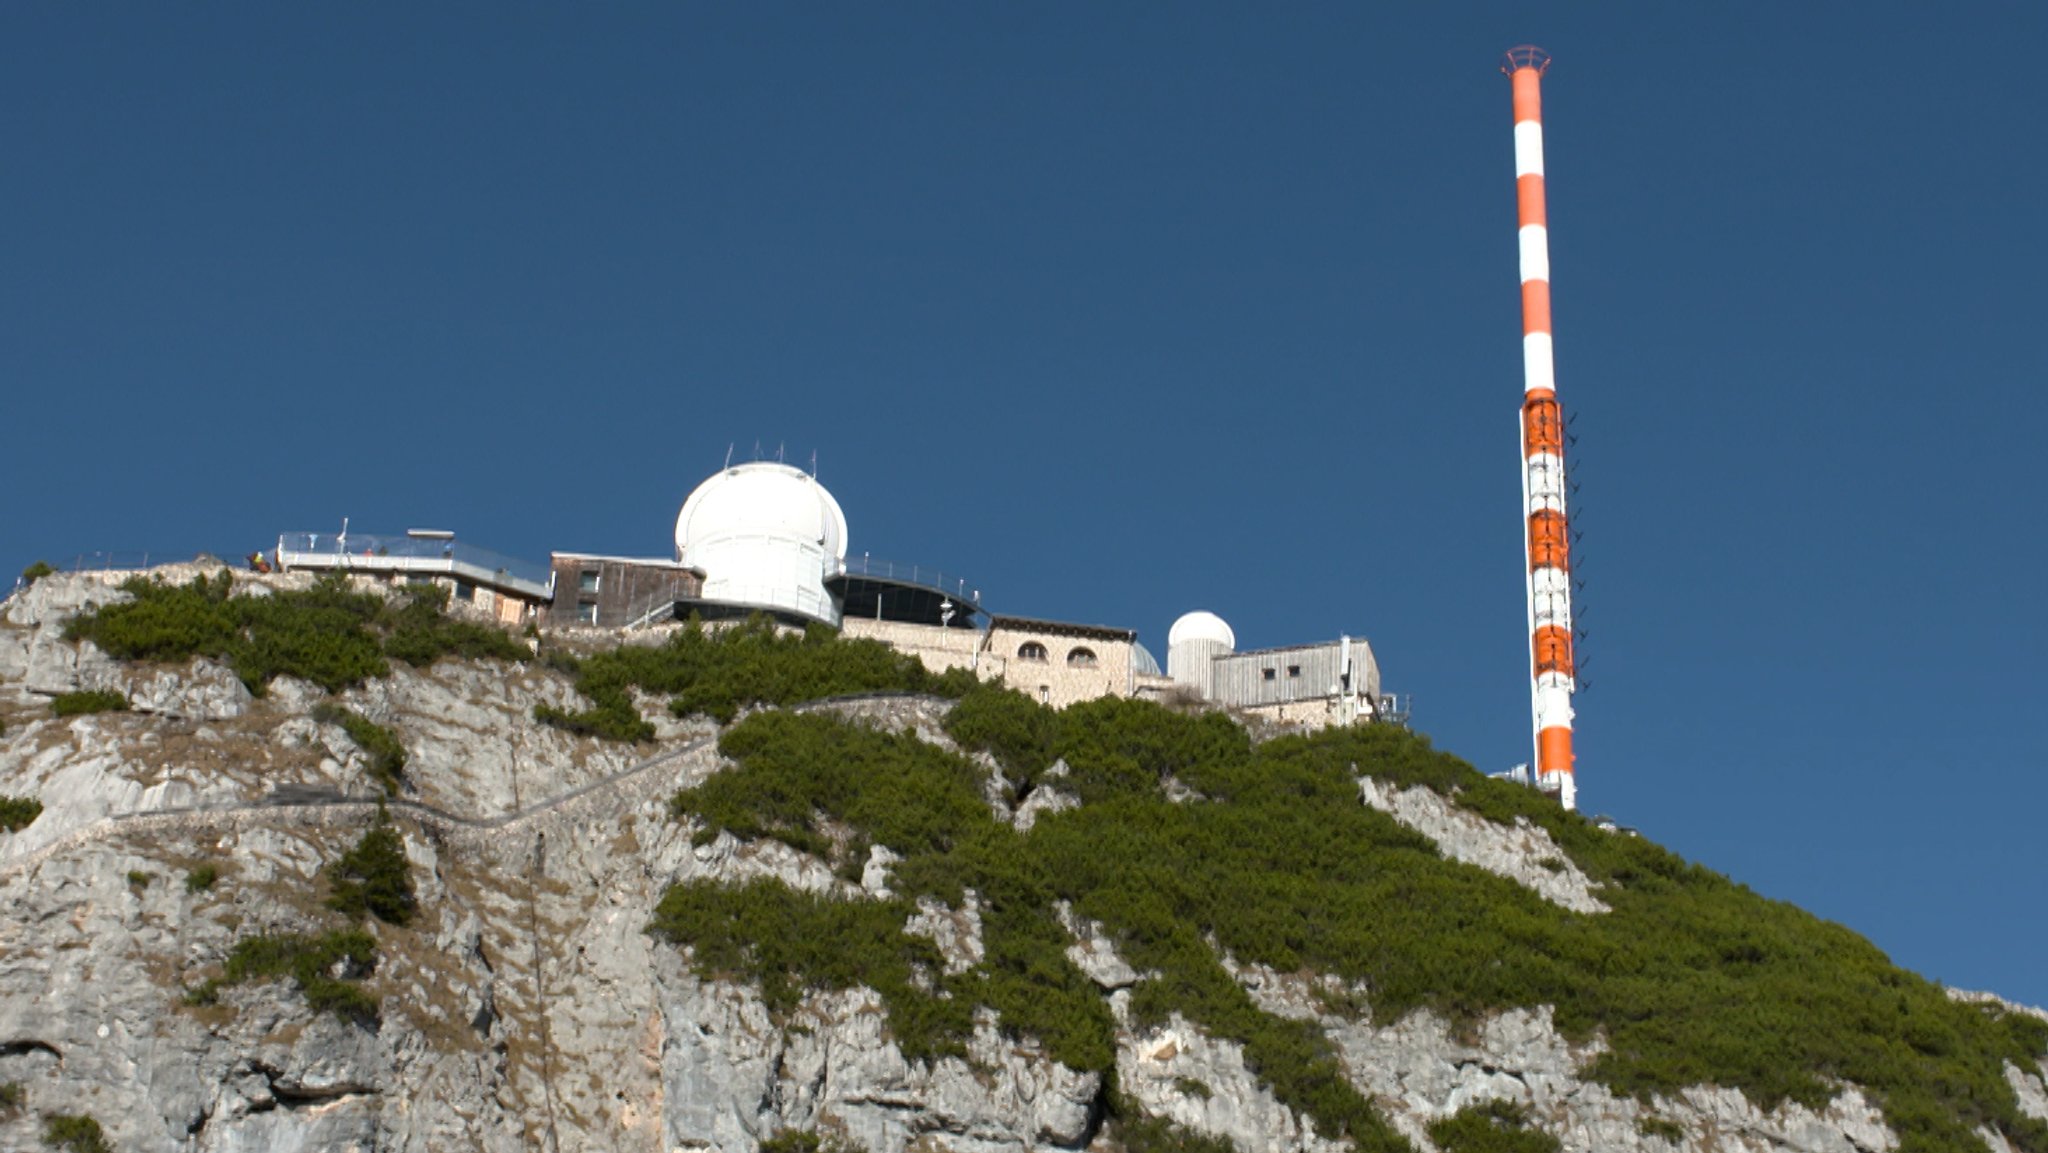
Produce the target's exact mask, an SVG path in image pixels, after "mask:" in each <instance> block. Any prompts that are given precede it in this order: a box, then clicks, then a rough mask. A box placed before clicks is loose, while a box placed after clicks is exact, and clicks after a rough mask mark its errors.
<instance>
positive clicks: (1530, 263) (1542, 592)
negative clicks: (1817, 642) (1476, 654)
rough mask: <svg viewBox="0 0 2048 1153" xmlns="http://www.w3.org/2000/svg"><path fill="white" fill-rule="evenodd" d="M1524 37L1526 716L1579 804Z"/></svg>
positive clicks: (1512, 59) (1529, 68)
mask: <svg viewBox="0 0 2048 1153" xmlns="http://www.w3.org/2000/svg"><path fill="white" fill-rule="evenodd" d="M1548 67H1550V54H1549V53H1547V52H1545V51H1543V50H1542V49H1541V48H1536V47H1533V46H1530V45H1526V44H1525V45H1522V46H1520V47H1517V48H1511V49H1509V50H1508V53H1507V57H1506V59H1504V60H1503V61H1502V62H1501V67H1500V70H1501V71H1502V72H1505V73H1507V76H1508V79H1509V80H1510V81H1512V82H1513V85H1514V101H1515V204H1516V208H1517V217H1518V221H1519V226H1520V234H1519V236H1520V242H1521V253H1522V512H1523V521H1522V533H1523V542H1524V543H1525V545H1526V546H1527V551H1528V555H1529V565H1528V575H1527V578H1526V580H1527V588H1528V595H1529V665H1530V670H1529V672H1530V679H1529V715H1530V728H1531V729H1533V730H1534V733H1533V736H1534V744H1535V747H1536V758H1535V759H1536V785H1537V787H1538V788H1540V789H1542V790H1543V791H1544V792H1549V793H1556V794H1557V799H1558V803H1559V804H1560V805H1562V806H1564V807H1565V808H1566V809H1575V808H1577V807H1578V785H1577V782H1576V779H1575V778H1574V776H1573V773H1572V694H1573V693H1574V692H1576V691H1577V690H1578V681H1577V671H1576V669H1575V668H1574V667H1573V660H1572V579H1571V531H1570V528H1569V526H1568V525H1567V523H1566V521H1565V507H1564V502H1565V493H1566V491H1567V489H1566V485H1565V471H1564V422H1563V420H1562V419H1561V418H1560V412H1561V410H1560V408H1559V405H1558V403H1557V371H1556V366H1555V364H1554V363H1553V362H1552V360H1551V327H1550V227H1549V222H1548V218H1547V216H1546V214H1545V211H1544V199H1543V96H1542V84H1543V71H1544V69H1546V68H1548Z"/></svg>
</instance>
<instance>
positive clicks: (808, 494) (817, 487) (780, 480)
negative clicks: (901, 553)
mask: <svg viewBox="0 0 2048 1153" xmlns="http://www.w3.org/2000/svg"><path fill="white" fill-rule="evenodd" d="M729 536H747V537H756V538H759V537H772V538H786V539H789V540H795V541H803V542H805V543H808V544H810V545H813V546H816V547H818V548H820V549H822V550H823V551H824V552H825V554H826V555H827V556H830V557H831V558H832V559H833V560H845V559H846V514H845V513H844V512H841V511H840V509H839V502H838V501H837V500H834V499H833V497H832V494H831V493H830V492H827V491H826V489H825V486H824V485H822V484H819V483H818V481H817V479H816V478H815V477H813V476H811V474H809V473H807V472H805V471H804V470H802V469H800V468H796V467H794V466H791V465H786V464H780V463H778V462H776V461H770V460H760V461H753V462H751V463H748V464H741V465H734V466H733V467H731V468H729V469H726V470H725V471H723V472H720V473H717V474H715V475H714V476H712V477H711V478H710V479H709V480H706V481H705V482H704V483H703V484H700V485H698V486H697V489H696V491H695V492H692V493H691V494H690V497H689V499H688V500H685V501H684V502H683V511H682V512H681V513H680V514H679V515H678V516H677V517H676V559H677V560H679V561H682V562H683V563H684V564H690V563H692V562H691V559H690V553H691V552H692V551H693V550H694V549H696V548H697V547H698V546H701V545H704V544H707V543H711V542H715V541H717V540H719V539H720V538H722V537H729Z"/></svg>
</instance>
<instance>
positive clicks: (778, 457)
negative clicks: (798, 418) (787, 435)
mask: <svg viewBox="0 0 2048 1153" xmlns="http://www.w3.org/2000/svg"><path fill="white" fill-rule="evenodd" d="M784 443H785V442H783V441H776V442H775V463H776V464H782V463H784V462H783V459H782V449H783V445H784Z"/></svg>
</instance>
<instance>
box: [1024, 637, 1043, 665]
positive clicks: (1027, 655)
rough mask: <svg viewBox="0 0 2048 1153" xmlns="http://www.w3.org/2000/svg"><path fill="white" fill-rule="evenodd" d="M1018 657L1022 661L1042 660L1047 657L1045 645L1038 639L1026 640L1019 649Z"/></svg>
mask: <svg viewBox="0 0 2048 1153" xmlns="http://www.w3.org/2000/svg"><path fill="white" fill-rule="evenodd" d="M1017 659H1018V660H1021V661H1042V660H1044V659H1045V646H1044V645H1042V644H1039V643H1038V642H1037V641H1025V642H1024V644H1023V646H1022V647H1020V648H1019V649H1018V650H1017Z"/></svg>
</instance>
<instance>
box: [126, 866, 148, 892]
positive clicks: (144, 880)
mask: <svg viewBox="0 0 2048 1153" xmlns="http://www.w3.org/2000/svg"><path fill="white" fill-rule="evenodd" d="M128 884H129V885H130V886H132V887H134V888H137V889H147V888H149V874H148V873H145V872H143V871H142V870H141V869H130V870H128Z"/></svg>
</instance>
